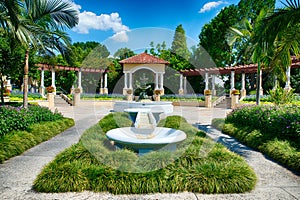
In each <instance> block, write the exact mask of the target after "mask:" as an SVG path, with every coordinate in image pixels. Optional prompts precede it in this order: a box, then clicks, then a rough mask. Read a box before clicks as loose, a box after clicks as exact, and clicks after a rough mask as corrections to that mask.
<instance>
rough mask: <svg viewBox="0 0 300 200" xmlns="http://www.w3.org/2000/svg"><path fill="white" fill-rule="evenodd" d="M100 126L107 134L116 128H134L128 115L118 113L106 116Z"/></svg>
mask: <svg viewBox="0 0 300 200" xmlns="http://www.w3.org/2000/svg"><path fill="white" fill-rule="evenodd" d="M99 125H100V127H101V128H102V130H103V132H104V133H106V132H107V131H109V130H111V129H115V128H120V127H130V126H132V121H131V120H130V118H129V114H128V113H119V112H116V113H110V114H109V115H106V116H105V117H104V118H103V120H101V121H100V122H99Z"/></svg>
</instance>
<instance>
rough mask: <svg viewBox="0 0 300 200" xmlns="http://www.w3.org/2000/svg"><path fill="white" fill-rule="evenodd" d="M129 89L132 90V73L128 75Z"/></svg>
mask: <svg viewBox="0 0 300 200" xmlns="http://www.w3.org/2000/svg"><path fill="white" fill-rule="evenodd" d="M129 89H132V72H130V73H129Z"/></svg>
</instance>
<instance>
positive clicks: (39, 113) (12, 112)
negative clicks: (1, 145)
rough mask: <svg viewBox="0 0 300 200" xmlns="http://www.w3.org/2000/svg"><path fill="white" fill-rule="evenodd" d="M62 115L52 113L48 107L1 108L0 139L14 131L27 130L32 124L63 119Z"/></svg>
mask: <svg viewBox="0 0 300 200" xmlns="http://www.w3.org/2000/svg"><path fill="white" fill-rule="evenodd" d="M62 118H63V116H62V115H61V114H60V113H57V112H55V113H52V112H51V110H49V109H48V108H46V107H40V106H36V105H30V106H29V107H28V109H26V108H21V107H12V106H0V137H2V136H4V135H6V134H8V133H10V132H12V131H13V130H26V129H27V128H28V127H29V126H30V125H31V124H34V123H38V122H43V121H55V120H59V119H62Z"/></svg>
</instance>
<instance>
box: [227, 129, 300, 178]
mask: <svg viewBox="0 0 300 200" xmlns="http://www.w3.org/2000/svg"><path fill="white" fill-rule="evenodd" d="M223 132H224V133H225V134H228V135H231V136H233V137H235V138H237V139H238V140H239V141H241V142H242V143H244V144H246V145H247V146H249V147H252V148H254V149H257V150H259V151H260V152H262V153H264V154H266V155H268V156H269V157H271V158H273V159H274V160H276V161H277V162H279V163H281V164H283V165H285V166H287V167H289V168H291V169H293V170H295V171H298V172H300V164H299V163H300V145H299V139H298V140H289V139H283V138H278V137H276V136H274V134H273V133H264V132H262V131H259V130H256V129H251V128H249V127H245V126H244V127H241V126H238V125H236V124H232V123H226V124H225V125H224V127H223Z"/></svg>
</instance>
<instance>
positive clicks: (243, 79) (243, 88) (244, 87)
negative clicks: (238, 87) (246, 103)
mask: <svg viewBox="0 0 300 200" xmlns="http://www.w3.org/2000/svg"><path fill="white" fill-rule="evenodd" d="M245 89H246V79H245V73H242V90H245Z"/></svg>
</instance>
